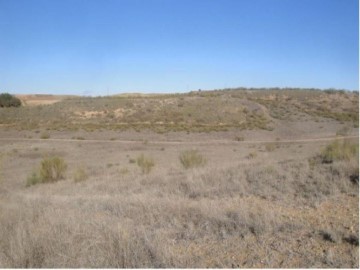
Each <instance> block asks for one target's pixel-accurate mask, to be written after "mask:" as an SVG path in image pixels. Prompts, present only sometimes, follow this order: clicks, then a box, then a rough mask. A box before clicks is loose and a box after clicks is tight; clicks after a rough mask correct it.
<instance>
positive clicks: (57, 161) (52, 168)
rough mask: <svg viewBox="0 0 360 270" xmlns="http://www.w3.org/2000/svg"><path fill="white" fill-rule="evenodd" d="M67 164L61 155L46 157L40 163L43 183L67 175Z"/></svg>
mask: <svg viewBox="0 0 360 270" xmlns="http://www.w3.org/2000/svg"><path fill="white" fill-rule="evenodd" d="M66 169H67V165H66V163H65V161H64V160H63V159H62V158H60V157H49V158H44V159H43V160H42V161H41V164H40V178H41V182H42V183H47V182H55V181H58V180H60V179H63V178H64V177H65V172H66Z"/></svg>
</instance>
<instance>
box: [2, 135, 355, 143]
mask: <svg viewBox="0 0 360 270" xmlns="http://www.w3.org/2000/svg"><path fill="white" fill-rule="evenodd" d="M355 138H359V136H341V137H340V136H336V137H324V138H311V139H293V140H260V141H234V140H207V141H149V142H147V144H174V145H185V144H203V145H208V144H254V143H302V142H319V141H332V140H335V139H355ZM0 141H23V142H26V141H33V142H34V141H37V142H39V141H42V142H84V143H126V144H131V143H132V144H137V143H144V141H143V140H98V139H84V140H79V139H54V138H53V139H29V138H0Z"/></svg>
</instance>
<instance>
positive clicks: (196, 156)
mask: <svg viewBox="0 0 360 270" xmlns="http://www.w3.org/2000/svg"><path fill="white" fill-rule="evenodd" d="M179 160H180V163H181V165H182V166H183V167H184V168H185V169H191V168H197V167H202V166H204V165H205V164H206V158H205V157H203V156H202V155H201V154H200V153H199V152H198V151H197V150H187V151H184V152H182V153H181V154H180V156H179Z"/></svg>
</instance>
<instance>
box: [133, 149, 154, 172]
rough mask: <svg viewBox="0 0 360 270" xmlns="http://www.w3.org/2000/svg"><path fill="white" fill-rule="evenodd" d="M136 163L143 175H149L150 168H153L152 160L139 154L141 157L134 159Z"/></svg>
mask: <svg viewBox="0 0 360 270" xmlns="http://www.w3.org/2000/svg"><path fill="white" fill-rule="evenodd" d="M136 163H137V165H138V166H139V167H140V168H141V171H142V173H143V174H148V173H150V171H151V169H152V167H154V166H155V163H154V161H153V159H152V158H150V157H145V156H144V154H141V156H139V157H138V158H137V159H136Z"/></svg>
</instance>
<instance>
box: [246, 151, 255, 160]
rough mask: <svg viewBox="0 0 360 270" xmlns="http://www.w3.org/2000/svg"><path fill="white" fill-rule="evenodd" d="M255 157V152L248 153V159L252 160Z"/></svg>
mask: <svg viewBox="0 0 360 270" xmlns="http://www.w3.org/2000/svg"><path fill="white" fill-rule="evenodd" d="M256 157H257V153H256V152H251V153H249V155H248V156H247V158H248V159H254V158H256Z"/></svg>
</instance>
